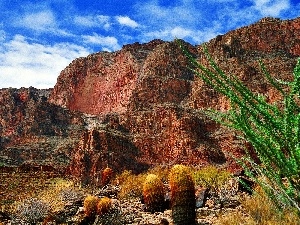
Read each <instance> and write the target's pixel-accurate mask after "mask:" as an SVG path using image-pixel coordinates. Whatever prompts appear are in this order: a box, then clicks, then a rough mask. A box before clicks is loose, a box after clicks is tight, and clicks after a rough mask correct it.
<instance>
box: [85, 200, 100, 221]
mask: <svg viewBox="0 0 300 225" xmlns="http://www.w3.org/2000/svg"><path fill="white" fill-rule="evenodd" d="M98 202H99V198H98V197H96V196H93V195H88V196H87V197H86V198H85V199H84V201H83V207H84V214H85V216H87V217H94V216H95V215H96V212H97V204H98Z"/></svg>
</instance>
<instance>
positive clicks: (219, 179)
mask: <svg viewBox="0 0 300 225" xmlns="http://www.w3.org/2000/svg"><path fill="white" fill-rule="evenodd" d="M193 177H194V180H195V185H200V186H202V187H206V188H209V189H210V190H211V191H213V192H217V191H218V189H219V188H221V187H222V186H223V185H224V184H225V183H226V181H228V180H229V178H231V174H230V172H228V171H225V170H220V169H218V168H216V167H215V166H207V167H204V168H201V169H199V170H196V171H195V172H194V174H193Z"/></svg>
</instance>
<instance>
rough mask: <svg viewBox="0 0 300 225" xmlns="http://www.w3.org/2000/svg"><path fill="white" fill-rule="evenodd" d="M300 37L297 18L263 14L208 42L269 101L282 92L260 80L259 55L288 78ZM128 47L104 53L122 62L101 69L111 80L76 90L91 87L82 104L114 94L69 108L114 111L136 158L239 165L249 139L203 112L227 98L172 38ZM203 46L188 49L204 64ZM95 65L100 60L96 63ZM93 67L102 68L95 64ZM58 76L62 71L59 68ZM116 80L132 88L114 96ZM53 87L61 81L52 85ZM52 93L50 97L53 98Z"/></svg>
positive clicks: (224, 64)
mask: <svg viewBox="0 0 300 225" xmlns="http://www.w3.org/2000/svg"><path fill="white" fill-rule="evenodd" d="M299 37H300V19H295V20H290V21H280V20H277V19H272V18H265V19H262V20H261V21H259V22H258V23H256V24H253V25H250V26H248V27H243V28H241V29H238V30H235V31H231V32H229V33H227V34H225V35H223V36H218V37H216V38H215V39H213V40H211V41H210V42H208V43H207V44H206V45H207V48H208V51H209V52H210V54H211V55H212V57H213V58H214V59H215V61H216V62H217V64H218V65H219V66H220V67H221V68H222V69H223V70H224V71H225V73H227V74H234V75H236V76H237V77H238V78H239V79H240V80H242V81H243V82H244V84H245V85H246V86H247V87H248V88H250V89H251V90H252V91H254V92H259V93H262V94H264V95H265V96H266V98H267V100H268V101H269V102H276V101H280V100H281V96H280V94H279V93H278V92H277V91H276V90H275V89H274V88H273V87H271V86H270V85H269V84H268V82H267V81H266V80H265V79H264V77H263V74H262V72H261V70H260V68H259V65H258V59H262V61H263V62H264V63H265V65H266V67H267V69H268V70H269V72H270V74H271V75H272V76H274V77H275V78H277V79H281V80H291V78H292V70H293V68H294V66H295V64H296V57H298V56H299V55H300V52H299V43H300V38H299ZM145 46H149V44H146V45H145ZM128 47H129V46H127V48H124V49H122V50H121V51H120V52H118V53H111V54H110V56H109V57H108V56H107V57H108V58H109V59H110V61H113V62H116V61H118V62H119V64H120V66H119V67H118V66H117V65H115V64H112V65H113V66H111V67H108V68H118V69H117V72H115V73H113V74H112V72H111V71H113V70H109V69H107V70H106V74H105V75H104V77H107V78H108V77H110V78H111V79H109V81H106V80H105V81H104V80H102V81H101V84H98V86H97V88H95V87H96V85H95V84H94V86H93V85H90V86H89V87H92V90H91V89H88V88H87V86H85V88H84V89H78V91H77V89H75V91H73V92H74V93H76V92H82V93H87V91H91V93H90V94H89V96H90V97H89V98H88V97H84V98H81V100H82V101H83V102H82V103H81V104H80V105H85V104H89V103H88V102H90V99H91V96H96V95H98V96H99V95H103V96H107V94H105V93H111V92H110V91H111V90H114V92H115V94H114V95H115V96H117V97H110V101H107V100H101V101H99V102H98V103H95V104H94V103H91V104H90V105H89V106H87V108H88V109H87V110H84V108H80V107H79V105H78V107H74V105H76V104H75V103H74V104H73V103H72V104H71V106H70V108H72V107H74V108H73V109H75V108H76V109H78V110H80V111H83V112H87V113H99V114H106V113H108V112H116V113H119V118H120V121H119V122H120V124H122V126H123V127H124V128H125V130H127V131H128V134H129V136H130V137H131V138H132V139H131V143H132V144H133V145H134V146H135V147H136V148H137V150H138V151H139V153H140V155H139V157H136V159H137V160H138V161H139V162H143V163H145V164H150V165H153V164H157V163H164V164H174V163H188V164H194V165H203V164H207V163H214V164H223V165H226V166H227V167H228V168H230V169H233V170H234V169H236V164H235V162H234V160H233V159H232V157H231V156H232V155H234V156H236V157H238V156H241V155H242V154H243V152H244V148H245V147H244V146H245V145H247V146H248V144H247V143H243V142H242V141H240V140H238V138H237V134H236V133H234V132H232V131H229V130H227V129H225V128H223V127H220V126H219V125H218V124H216V123H215V122H213V121H211V120H210V119H209V118H207V117H206V116H205V115H204V114H203V112H202V111H203V110H205V109H207V108H215V109H218V110H221V111H226V110H228V109H229V108H230V104H229V101H228V100H227V99H226V98H225V97H223V96H221V95H220V94H219V93H217V92H216V91H214V90H213V89H212V88H210V87H209V86H207V85H205V84H204V83H203V81H202V80H201V79H200V78H198V77H196V76H195V75H194V74H192V73H191V72H190V71H189V69H187V66H188V62H187V60H186V58H185V57H184V56H183V54H182V52H181V50H180V49H179V48H178V45H177V44H176V43H174V42H171V43H169V42H164V43H162V42H156V43H155V44H152V45H151V47H152V48H148V47H147V52H146V53H145V54H144V55H143V57H139V58H137V57H134V56H135V55H134V54H132V51H133V50H132V49H135V52H139V53H141V52H144V49H145V47H144V45H134V46H130V47H129V48H130V50H129V49H128ZM202 47H203V46H196V47H193V46H189V49H190V50H191V51H192V52H193V54H195V57H197V60H198V61H199V62H200V63H202V64H203V65H208V62H207V60H206V58H205V57H204V54H203V50H202ZM125 56H127V58H126V57H125ZM111 57H112V58H113V59H112V58H111ZM125 58H126V60H122V59H125ZM97 65H98V68H100V67H101V66H99V63H98V64H97ZM95 68H96V67H95ZM124 68H127V69H124ZM128 68H130V69H128ZM128 71H131V72H128ZM93 73H95V74H98V73H99V72H98V70H94V71H93ZM61 76H62V78H63V76H64V72H63V73H62V75H61ZM70 76H71V75H70ZM90 76H91V75H90ZM71 77H72V76H71ZM126 77H127V79H126ZM62 78H61V79H62ZM120 79H125V80H130V82H128V81H125V82H124V86H122V87H126V88H125V89H128V90H130V91H129V94H128V95H126V97H125V98H120V97H118V96H119V93H120V92H119V89H117V88H116V87H118V85H116V82H115V80H120ZM105 82H106V83H105ZM102 83H103V84H102ZM101 85H102V86H101ZM82 87H83V86H81V88H82ZM100 87H101V88H100ZM58 89H59V85H58V86H57V87H56V88H55V90H58ZM79 90H80V91H79ZM121 90H124V89H121ZM55 93H56V94H57V92H53V95H52V99H55V98H56V97H55ZM100 93H101V94H100ZM82 95H85V94H82ZM59 96H63V94H59ZM74 96H76V94H75V95H74ZM92 98H93V97H92ZM116 99H117V100H116ZM118 99H122V100H118ZM74 102H76V100H74ZM84 102H86V103H84ZM122 103H123V104H122ZM68 104H69V103H68ZM68 104H66V106H67V105H68ZM103 104H105V105H106V106H105V107H104V106H102V105H103ZM96 108H97V110H96ZM75 161H76V160H75ZM83 167H84V166H83Z"/></svg>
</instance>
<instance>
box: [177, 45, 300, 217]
mask: <svg viewBox="0 0 300 225" xmlns="http://www.w3.org/2000/svg"><path fill="white" fill-rule="evenodd" d="M179 45H180V46H181V48H182V49H183V52H184V54H185V55H186V56H187V57H188V59H189V61H190V63H191V70H192V71H193V72H194V73H195V74H196V75H197V76H199V77H200V78H201V79H202V80H203V81H204V82H205V83H206V84H208V85H210V86H211V87H213V88H214V89H215V90H216V91H217V92H219V93H221V94H223V95H224V96H226V97H227V98H228V99H229V101H230V106H231V107H230V110H228V111H227V112H220V111H215V110H208V111H207V114H208V115H209V116H210V117H211V118H213V119H214V120H216V121H218V122H220V123H221V124H223V125H225V126H227V127H230V128H232V129H234V130H236V131H239V132H240V133H241V137H242V138H243V139H245V140H246V141H247V142H249V143H250V144H251V145H252V146H253V148H254V151H255V152H256V155H257V158H258V159H259V160H258V161H259V162H260V163H257V160H254V158H253V157H251V156H250V155H249V156H245V157H243V158H242V159H241V160H239V159H237V160H238V161H239V163H240V164H241V165H242V166H243V168H244V170H245V172H246V175H248V176H249V177H251V178H252V179H253V180H254V181H255V182H256V183H258V184H259V185H260V186H261V187H262V189H263V190H264V192H265V193H266V194H267V196H268V197H269V198H270V199H271V200H272V202H273V203H274V204H275V205H276V206H277V208H279V209H281V210H284V209H285V208H288V207H290V206H293V207H295V208H296V209H297V210H298V212H299V213H300V173H299V169H300V129H299V128H300V107H299V102H300V101H299V96H300V93H299V91H300V59H298V62H297V64H296V66H295V68H294V71H293V75H294V79H293V80H292V81H280V80H277V79H274V78H273V77H272V76H271V75H270V74H269V73H268V72H267V70H266V69H265V67H264V65H263V63H262V62H260V65H261V69H262V71H263V73H264V75H265V78H266V79H267V80H268V82H269V83H270V84H271V85H272V86H273V87H274V88H276V90H277V91H278V93H280V94H281V97H282V99H283V100H282V102H279V103H274V104H271V103H268V102H267V101H266V99H265V98H264V96H263V95H261V94H255V93H253V92H252V91H251V90H249V89H248V88H247V87H246V86H245V85H244V84H243V83H242V82H241V81H240V80H239V79H238V78H237V77H236V76H234V75H227V74H225V73H224V72H223V71H222V70H221V69H220V68H219V67H218V66H217V65H216V63H215V62H214V60H213V59H212V58H211V56H210V55H209V54H208V51H207V49H206V48H204V52H205V54H206V57H207V59H208V61H209V66H208V67H205V66H203V65H201V64H199V63H198V62H197V60H196V58H195V57H194V56H193V55H192V54H191V53H190V52H189V51H188V50H187V48H185V46H184V44H183V43H182V42H180V41H179ZM257 175H258V176H257Z"/></svg>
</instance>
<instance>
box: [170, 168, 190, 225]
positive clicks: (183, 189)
mask: <svg viewBox="0 0 300 225" xmlns="http://www.w3.org/2000/svg"><path fill="white" fill-rule="evenodd" d="M169 182H170V188H171V209H172V218H173V221H174V225H193V224H195V219H196V211H195V205H196V202H195V184H194V181H193V178H192V175H191V169H190V168H189V167H187V166H183V165H175V166H174V167H173V168H172V169H171V171H170V175H169Z"/></svg>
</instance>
